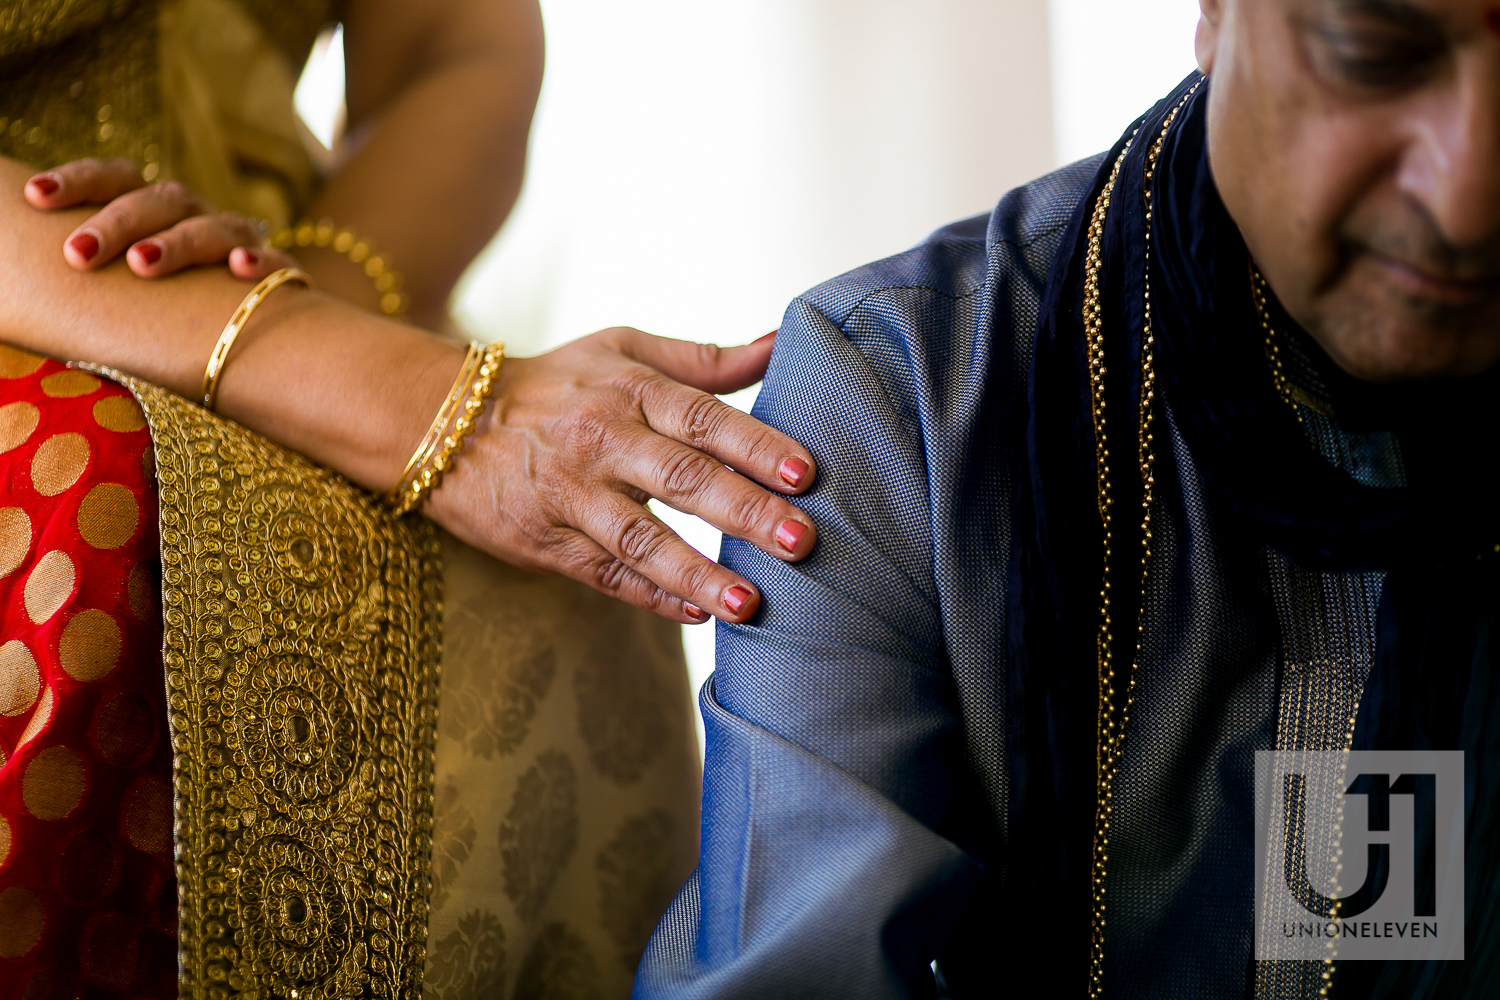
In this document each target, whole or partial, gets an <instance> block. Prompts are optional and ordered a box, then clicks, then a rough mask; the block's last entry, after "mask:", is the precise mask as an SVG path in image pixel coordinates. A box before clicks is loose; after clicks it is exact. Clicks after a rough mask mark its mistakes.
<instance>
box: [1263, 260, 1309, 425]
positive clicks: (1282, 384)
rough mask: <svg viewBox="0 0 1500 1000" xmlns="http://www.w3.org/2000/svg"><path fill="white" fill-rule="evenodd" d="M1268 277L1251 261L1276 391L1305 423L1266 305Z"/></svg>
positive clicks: (1267, 356) (1298, 418)
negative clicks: (1288, 378) (1284, 365)
mask: <svg viewBox="0 0 1500 1000" xmlns="http://www.w3.org/2000/svg"><path fill="white" fill-rule="evenodd" d="M1267 288H1268V286H1267V284H1266V279H1265V278H1264V277H1262V276H1261V273H1260V269H1259V268H1257V267H1256V266H1255V261H1253V260H1252V261H1251V262H1250V298H1252V299H1253V300H1254V301H1255V315H1256V317H1257V318H1258V319H1259V320H1260V329H1261V332H1262V333H1264V334H1265V338H1266V340H1265V344H1266V360H1267V361H1269V362H1270V363H1271V378H1272V380H1273V381H1274V382H1275V383H1276V391H1277V392H1278V393H1279V394H1280V395H1281V398H1282V399H1283V400H1285V401H1286V405H1288V406H1290V407H1291V408H1292V412H1293V413H1295V414H1296V415H1297V423H1299V424H1301V423H1304V421H1303V419H1302V410H1301V408H1300V407H1298V406H1297V397H1296V396H1295V394H1294V393H1293V392H1292V385H1291V383H1290V382H1289V381H1287V377H1286V368H1285V367H1283V365H1282V363H1281V345H1280V344H1279V343H1278V340H1279V339H1280V338H1279V337H1278V336H1277V333H1276V324H1274V323H1272V322H1271V310H1270V309H1269V308H1268V307H1267V306H1266V291H1267Z"/></svg>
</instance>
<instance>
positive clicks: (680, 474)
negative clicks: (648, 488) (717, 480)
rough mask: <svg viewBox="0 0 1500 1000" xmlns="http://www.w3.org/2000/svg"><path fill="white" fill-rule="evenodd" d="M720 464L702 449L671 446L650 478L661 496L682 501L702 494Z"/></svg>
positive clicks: (668, 499) (669, 499)
mask: <svg viewBox="0 0 1500 1000" xmlns="http://www.w3.org/2000/svg"><path fill="white" fill-rule="evenodd" d="M720 468H722V467H721V466H720V465H719V463H718V462H716V461H714V460H713V459H712V458H709V457H708V456H707V455H705V454H703V453H702V452H701V451H687V450H681V449H677V448H673V449H672V451H671V453H670V454H668V455H667V456H666V457H665V458H664V459H662V461H661V462H660V463H659V464H658V465H657V467H656V470H655V473H654V475H653V477H652V480H653V482H655V483H656V488H657V489H658V490H659V491H660V496H661V498H662V499H663V500H666V501H669V502H672V503H681V502H685V501H691V500H694V499H696V498H698V497H700V496H702V495H703V494H704V493H705V492H706V491H707V490H708V488H709V485H710V484H711V483H712V481H713V477H714V474H715V473H716V472H718V471H719V469H720Z"/></svg>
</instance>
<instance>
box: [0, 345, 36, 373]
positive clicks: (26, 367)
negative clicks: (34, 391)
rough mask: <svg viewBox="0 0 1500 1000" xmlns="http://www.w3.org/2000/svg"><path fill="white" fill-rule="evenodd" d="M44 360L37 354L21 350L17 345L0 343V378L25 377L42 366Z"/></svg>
mask: <svg viewBox="0 0 1500 1000" xmlns="http://www.w3.org/2000/svg"><path fill="white" fill-rule="evenodd" d="M46 360H47V359H46V358H44V357H42V356H41V355H39V354H32V353H31V352H30V351H23V350H21V349H20V348H19V347H11V346H10V345H9V344H0V378H25V377H26V376H27V375H30V374H31V373H32V372H34V371H36V370H37V369H38V368H40V367H42V362H44V361H46Z"/></svg>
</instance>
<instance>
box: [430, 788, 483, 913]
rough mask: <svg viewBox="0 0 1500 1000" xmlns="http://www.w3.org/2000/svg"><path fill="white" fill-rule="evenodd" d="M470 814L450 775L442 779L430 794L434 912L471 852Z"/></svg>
mask: <svg viewBox="0 0 1500 1000" xmlns="http://www.w3.org/2000/svg"><path fill="white" fill-rule="evenodd" d="M477 833H478V831H477V830H476V829H475V827H474V816H473V815H472V814H471V813H470V812H469V810H468V807H467V806H465V805H464V799H463V790H462V789H461V788H459V787H458V782H456V781H454V780H453V778H452V776H448V777H446V778H444V780H443V783H442V784H441V785H440V786H439V787H438V790H437V794H436V795H435V796H434V797H433V820H432V899H431V900H430V901H429V903H428V905H429V906H430V907H431V908H432V911H433V912H434V913H436V912H437V911H439V910H441V909H442V908H443V907H444V906H445V905H446V904H447V902H448V896H449V895H450V894H451V893H452V892H453V888H454V884H455V883H456V882H457V881H458V878H459V872H461V871H462V870H463V866H464V862H466V861H468V860H469V855H470V854H472V853H473V851H474V838H475V837H476V836H477Z"/></svg>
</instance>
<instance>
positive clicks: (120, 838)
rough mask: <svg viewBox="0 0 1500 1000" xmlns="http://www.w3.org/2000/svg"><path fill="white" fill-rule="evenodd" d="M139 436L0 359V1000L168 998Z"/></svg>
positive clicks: (163, 783) (166, 875)
mask: <svg viewBox="0 0 1500 1000" xmlns="http://www.w3.org/2000/svg"><path fill="white" fill-rule="evenodd" d="M151 463H152V455H151V435H150V432H149V431H148V430H147V429H146V422H145V420H144V418H143V417H142V415H141V411H140V409H139V407H137V406H136V404H135V401H134V400H133V399H131V397H130V395H129V394H128V393H127V392H126V391H125V390H124V389H122V388H120V387H119V386H118V385H116V384H114V383H112V382H107V381H104V380H102V379H99V378H95V377H94V376H92V375H88V374H86V373H84V372H80V371H75V370H72V369H69V368H66V367H64V366H62V365H60V364H58V363H57V362H54V361H45V360H43V359H42V358H38V357H35V356H33V355H29V354H25V353H23V352H21V351H17V350H15V349H13V348H8V347H3V346H0V1000H12V998H14V1000H62V998H74V997H99V998H104V997H111V998H113V997H120V998H132V1000H133V998H158V997H160V998H167V997H175V996H176V995H177V991H176V945H175V934H176V885H175V881H174V876H173V867H172V794H171V747H170V744H169V741H168V739H167V732H166V702H165V694H164V690H163V687H164V686H163V680H162V666H161V623H160V617H159V616H160V599H159V597H158V595H159V593H160V591H159V590H158V585H157V578H158V572H159V570H158V563H157V557H158V549H157V533H156V492H155V476H154V474H153V472H152V467H151Z"/></svg>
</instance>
